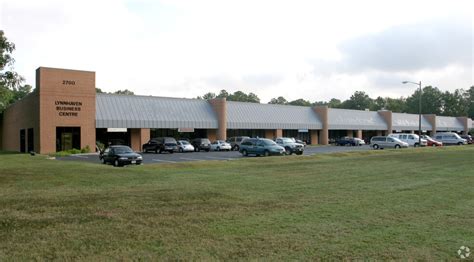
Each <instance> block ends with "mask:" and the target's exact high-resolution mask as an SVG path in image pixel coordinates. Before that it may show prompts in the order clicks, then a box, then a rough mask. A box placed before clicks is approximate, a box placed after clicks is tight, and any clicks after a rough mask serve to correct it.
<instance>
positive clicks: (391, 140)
mask: <svg viewBox="0 0 474 262" xmlns="http://www.w3.org/2000/svg"><path fill="white" fill-rule="evenodd" d="M387 140H388V142H395V140H393V138H391V137H389V138H387Z"/></svg>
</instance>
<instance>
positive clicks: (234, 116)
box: [227, 101, 323, 129]
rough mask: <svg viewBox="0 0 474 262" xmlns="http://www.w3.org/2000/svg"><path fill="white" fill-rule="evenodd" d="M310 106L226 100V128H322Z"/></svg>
mask: <svg viewBox="0 0 474 262" xmlns="http://www.w3.org/2000/svg"><path fill="white" fill-rule="evenodd" d="M322 126H323V125H322V123H321V120H320V119H319V117H318V116H317V114H316V113H315V112H314V111H313V109H312V108H311V107H306V106H289V105H271V104H258V103H245V102H235V101H228V102H227V128H228V129H322Z"/></svg>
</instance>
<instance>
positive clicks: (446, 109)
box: [197, 86, 474, 118]
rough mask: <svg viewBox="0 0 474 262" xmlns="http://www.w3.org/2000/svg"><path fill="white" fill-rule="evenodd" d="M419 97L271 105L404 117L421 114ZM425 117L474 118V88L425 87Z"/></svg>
mask: <svg viewBox="0 0 474 262" xmlns="http://www.w3.org/2000/svg"><path fill="white" fill-rule="evenodd" d="M419 95H420V91H419V90H418V89H417V90H416V91H415V92H414V93H413V94H412V95H410V96H408V97H406V98H405V97H399V98H391V97H381V96H379V97H377V98H371V97H370V96H369V95H368V94H366V93H365V92H364V91H356V92H354V94H352V95H351V97H350V98H349V99H347V100H344V101H341V100H339V99H337V98H332V99H330V100H329V101H314V102H311V101H309V100H305V99H303V98H300V99H296V100H292V101H288V100H287V99H285V98H284V97H282V96H279V97H276V98H272V99H271V100H270V102H268V104H279V105H294V106H321V105H325V106H328V107H331V108H342V109H356V110H371V111H378V110H390V111H393V112H400V113H413V114H417V113H418V111H419ZM197 98H198V99H207V100H209V99H214V98H226V99H227V100H228V101H241V102H251V103H260V98H258V96H257V95H255V94H254V93H249V94H246V93H245V92H242V91H236V92H234V93H232V94H229V92H227V91H226V90H221V91H220V93H219V94H218V95H216V94H215V93H211V92H208V93H206V94H204V95H203V96H198V97H197ZM421 113H422V114H436V115H440V116H469V117H471V118H474V86H471V87H470V88H469V89H467V90H464V89H456V90H454V91H453V92H450V91H444V92H443V91H441V90H440V89H439V88H437V87H432V86H425V87H424V88H423V90H422V92H421Z"/></svg>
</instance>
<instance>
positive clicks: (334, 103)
mask: <svg viewBox="0 0 474 262" xmlns="http://www.w3.org/2000/svg"><path fill="white" fill-rule="evenodd" d="M341 105H342V102H341V100H339V99H337V98H331V100H329V103H328V104H327V106H328V107H331V108H339V107H341Z"/></svg>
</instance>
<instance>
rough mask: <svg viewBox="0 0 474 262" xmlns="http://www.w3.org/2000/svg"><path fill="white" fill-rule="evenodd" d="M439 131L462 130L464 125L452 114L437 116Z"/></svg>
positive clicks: (437, 128)
mask: <svg viewBox="0 0 474 262" xmlns="http://www.w3.org/2000/svg"><path fill="white" fill-rule="evenodd" d="M436 130H437V131H462V130H464V125H463V124H462V123H461V122H460V121H459V120H458V119H457V118H456V117H450V116H436Z"/></svg>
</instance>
